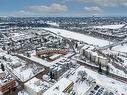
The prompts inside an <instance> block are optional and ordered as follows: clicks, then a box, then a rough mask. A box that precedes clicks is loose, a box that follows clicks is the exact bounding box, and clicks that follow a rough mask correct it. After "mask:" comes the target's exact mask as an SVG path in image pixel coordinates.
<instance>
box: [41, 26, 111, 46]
mask: <svg viewBox="0 0 127 95" xmlns="http://www.w3.org/2000/svg"><path fill="white" fill-rule="evenodd" d="M43 29H45V30H49V31H51V32H54V33H56V34H58V35H61V36H63V37H66V38H72V39H75V40H79V41H83V42H86V43H88V44H93V45H98V46H105V45H108V44H109V41H106V40H103V39H99V38H95V37H91V36H88V35H84V34H80V33H76V32H72V31H68V30H64V29H57V28H43Z"/></svg>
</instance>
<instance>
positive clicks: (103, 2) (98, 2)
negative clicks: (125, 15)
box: [78, 0, 127, 6]
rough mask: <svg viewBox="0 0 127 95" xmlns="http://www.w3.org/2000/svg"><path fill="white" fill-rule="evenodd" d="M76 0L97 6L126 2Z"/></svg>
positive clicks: (126, 1) (123, 0)
mask: <svg viewBox="0 0 127 95" xmlns="http://www.w3.org/2000/svg"><path fill="white" fill-rule="evenodd" d="M78 1H81V2H84V3H90V4H95V5H99V6H120V5H124V4H125V3H127V0H78Z"/></svg>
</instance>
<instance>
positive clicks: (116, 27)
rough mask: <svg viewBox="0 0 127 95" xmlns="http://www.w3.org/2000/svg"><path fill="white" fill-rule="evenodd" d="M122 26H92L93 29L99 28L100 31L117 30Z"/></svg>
mask: <svg viewBox="0 0 127 95" xmlns="http://www.w3.org/2000/svg"><path fill="white" fill-rule="evenodd" d="M123 26H124V24H119V25H102V26H94V28H100V29H119V28H121V27H123Z"/></svg>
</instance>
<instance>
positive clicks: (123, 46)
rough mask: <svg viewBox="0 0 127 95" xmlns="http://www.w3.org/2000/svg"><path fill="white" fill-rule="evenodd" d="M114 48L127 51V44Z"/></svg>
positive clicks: (114, 48)
mask: <svg viewBox="0 0 127 95" xmlns="http://www.w3.org/2000/svg"><path fill="white" fill-rule="evenodd" d="M112 50H114V51H119V52H125V53H127V44H123V45H118V46H115V47H113V48H112Z"/></svg>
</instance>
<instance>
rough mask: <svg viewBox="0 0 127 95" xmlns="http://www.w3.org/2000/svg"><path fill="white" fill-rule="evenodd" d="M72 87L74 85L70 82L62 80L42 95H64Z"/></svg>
mask: <svg viewBox="0 0 127 95" xmlns="http://www.w3.org/2000/svg"><path fill="white" fill-rule="evenodd" d="M73 85H74V83H73V82H72V81H71V80H69V79H66V78H62V79H60V80H59V81H58V82H57V83H56V84H55V85H53V86H52V87H51V88H49V89H48V90H47V91H46V92H45V93H44V94H43V95H65V93H69V92H70V91H71V90H72V89H73Z"/></svg>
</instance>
